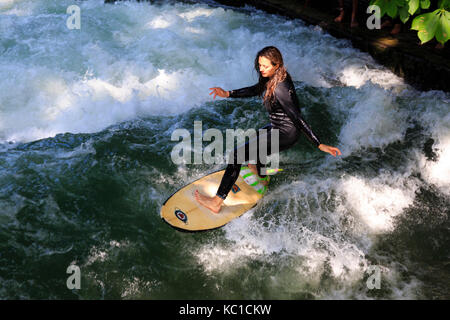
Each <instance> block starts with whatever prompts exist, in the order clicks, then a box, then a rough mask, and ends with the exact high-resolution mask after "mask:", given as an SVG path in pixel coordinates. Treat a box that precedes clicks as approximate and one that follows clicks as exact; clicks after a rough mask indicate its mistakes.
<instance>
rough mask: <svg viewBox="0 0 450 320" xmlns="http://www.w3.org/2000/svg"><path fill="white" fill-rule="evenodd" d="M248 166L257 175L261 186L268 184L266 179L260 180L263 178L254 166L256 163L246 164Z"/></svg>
mask: <svg viewBox="0 0 450 320" xmlns="http://www.w3.org/2000/svg"><path fill="white" fill-rule="evenodd" d="M248 168H249V169H250V170H251V171H252V172H253V173H254V174H255V175H256V176H257V177H259V179H258V180H259V182H260V183H261V184H262V185H263V186H267V185H268V184H269V181H268V180H261V179H263V178H262V177H261V176H260V175H259V172H258V169H257V168H256V165H254V164H251V163H249V164H248Z"/></svg>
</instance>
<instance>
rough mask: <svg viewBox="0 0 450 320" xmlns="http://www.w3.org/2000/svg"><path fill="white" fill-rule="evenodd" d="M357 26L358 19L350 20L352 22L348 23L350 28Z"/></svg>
mask: <svg viewBox="0 0 450 320" xmlns="http://www.w3.org/2000/svg"><path fill="white" fill-rule="evenodd" d="M358 26H359V23H358V21H356V20H355V21H352V23H351V24H350V28H356V27H358Z"/></svg>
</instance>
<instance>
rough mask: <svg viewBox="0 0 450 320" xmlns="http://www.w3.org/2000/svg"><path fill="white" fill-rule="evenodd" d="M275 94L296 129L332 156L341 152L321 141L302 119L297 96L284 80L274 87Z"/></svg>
mask: <svg viewBox="0 0 450 320" xmlns="http://www.w3.org/2000/svg"><path fill="white" fill-rule="evenodd" d="M275 96H276V98H277V100H278V102H279V103H280V105H281V107H282V108H283V110H284V112H286V114H287V115H288V117H289V118H290V119H291V120H292V122H293V123H294V125H295V126H296V127H297V129H299V130H300V131H302V132H303V133H304V134H305V135H306V137H307V138H308V139H309V140H310V141H311V142H312V143H314V144H315V145H316V146H317V147H318V148H319V149H320V150H321V151H323V152H328V153H329V154H331V155H332V156H334V157H335V156H336V155H338V154H339V155H340V154H341V151H340V150H339V149H338V148H336V147H331V146H327V145H325V144H323V143H321V142H320V139H319V137H318V136H317V135H316V134H315V133H314V131H313V130H312V129H311V127H310V126H309V125H308V123H306V121H305V120H304V119H303V117H302V115H301V113H300V108H299V106H298V101H297V96H296V93H295V91H294V89H293V88H290V86H288V84H287V83H286V82H282V83H279V84H278V86H277V88H276V89H275Z"/></svg>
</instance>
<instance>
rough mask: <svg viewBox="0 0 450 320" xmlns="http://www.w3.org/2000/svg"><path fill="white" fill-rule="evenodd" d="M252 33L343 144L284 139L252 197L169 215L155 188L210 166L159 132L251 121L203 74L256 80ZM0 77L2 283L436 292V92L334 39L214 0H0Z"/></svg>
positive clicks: (159, 290) (446, 103)
mask: <svg viewBox="0 0 450 320" xmlns="http://www.w3.org/2000/svg"><path fill="white" fill-rule="evenodd" d="M74 3H75V4H76V5H78V6H79V8H80V17H81V20H80V21H81V24H80V29H69V28H68V26H67V23H66V22H67V20H68V19H69V17H70V14H68V13H67V8H68V7H69V6H70V5H73V4H74ZM267 45H274V46H277V47H278V48H279V49H280V50H281V52H282V53H283V56H284V60H285V64H286V66H287V69H288V71H289V73H290V74H291V76H292V78H293V80H294V83H295V86H296V93H297V95H298V97H299V100H300V104H301V111H302V113H303V115H304V117H305V119H306V120H307V121H308V123H309V124H310V125H311V126H312V127H313V129H314V131H315V132H316V133H317V134H318V136H319V137H320V138H321V140H322V142H323V143H325V144H328V145H334V146H337V147H339V148H340V149H341V151H342V156H340V157H337V158H333V157H332V156H330V155H328V154H325V153H323V152H320V151H319V150H317V149H316V148H315V147H314V146H313V145H312V144H311V143H310V142H309V141H308V140H307V139H306V138H301V139H300V141H299V142H298V143H297V144H296V145H295V147H293V148H292V149H290V150H288V151H285V152H283V153H281V154H280V166H281V167H282V168H283V169H285V171H284V172H282V173H279V174H278V175H276V176H275V177H274V178H273V179H272V181H271V184H270V188H269V192H268V194H267V196H265V197H264V198H263V200H262V201H261V203H260V204H259V205H258V206H257V207H256V208H254V209H253V210H252V211H250V212H248V213H246V214H244V215H243V216H242V217H240V218H239V219H235V220H233V221H232V222H231V223H229V224H228V225H226V226H225V227H223V228H220V229H217V230H213V231H208V232H201V233H183V232H179V231H176V230H174V229H172V228H171V227H170V226H169V225H167V224H166V223H164V222H163V221H162V220H161V218H160V216H159V210H160V207H161V205H162V203H163V202H164V201H165V200H166V199H167V197H168V196H170V195H171V194H172V193H173V192H174V191H176V190H177V189H179V188H180V187H182V186H183V185H185V184H187V183H189V182H191V181H193V180H195V179H198V178H200V177H201V176H203V175H205V174H206V173H208V172H212V171H215V170H218V169H220V168H221V167H222V166H221V165H219V164H217V165H210V164H180V165H176V164H174V163H173V162H172V160H171V156H170V153H171V150H172V149H173V148H174V146H175V145H176V144H177V143H178V141H171V133H172V132H173V131H174V130H175V129H179V128H185V129H187V130H189V131H190V132H192V131H193V128H194V121H202V125H203V130H206V129H208V128H217V129H219V130H221V131H222V132H225V130H226V129H229V128H241V129H249V128H259V127H262V126H264V125H265V124H267V123H268V116H267V113H266V111H265V110H264V108H263V106H262V104H261V100H260V99H259V98H257V97H255V98H247V99H221V98H216V100H213V99H212V96H210V95H209V92H210V90H209V89H208V88H210V87H213V86H219V87H222V88H224V89H226V90H230V89H237V88H241V87H245V86H250V85H253V84H254V83H256V81H257V78H256V73H255V71H254V69H253V60H254V58H255V55H256V52H257V51H258V50H260V49H261V48H263V47H265V46H267ZM0 75H1V76H0V298H1V299H449V298H450V291H449V288H450V273H449V269H450V254H449V243H450V241H449V240H450V236H449V231H450V223H449V208H450V113H449V110H450V108H449V107H450V95H449V94H448V93H444V92H441V91H428V92H421V91H417V90H415V89H414V88H412V87H411V86H409V85H408V84H406V83H405V82H404V81H403V79H401V78H399V77H397V76H396V75H394V74H393V73H392V72H390V71H389V70H388V69H386V68H385V67H383V66H382V65H380V64H378V63H377V62H375V61H374V60H373V59H372V58H371V57H370V56H369V55H368V54H366V53H363V52H360V51H359V50H356V49H354V48H352V46H351V43H350V41H348V40H342V39H336V38H334V37H332V36H330V35H328V34H326V33H324V32H323V31H322V30H321V29H320V28H319V27H317V26H307V25H306V24H304V23H303V22H302V21H301V20H288V19H286V18H284V17H280V16H276V15H269V14H267V13H264V12H262V11H258V10H255V9H253V8H250V7H246V8H243V9H236V8H227V7H224V6H221V5H218V4H215V3H214V2H201V1H198V2H195V1H189V2H166V3H149V2H133V1H130V2H117V3H116V4H104V2H103V1H101V0H87V1H73V0H2V1H0ZM207 144H208V142H205V143H204V145H207ZM72 264H74V265H77V266H78V267H79V270H80V275H81V280H80V284H81V288H80V289H78V290H77V289H69V288H68V287H67V280H68V277H69V276H71V274H70V273H67V272H66V270H67V268H68V267H69V266H70V265H72ZM377 281H378V283H377ZM374 285H376V286H374Z"/></svg>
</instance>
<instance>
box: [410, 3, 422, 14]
mask: <svg viewBox="0 0 450 320" xmlns="http://www.w3.org/2000/svg"><path fill="white" fill-rule="evenodd" d="M419 4H420V0H409V2H408V5H409V10H408V12H409V14H410V15H413V14H414V13H416V11H417V9H418V8H419Z"/></svg>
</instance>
